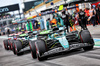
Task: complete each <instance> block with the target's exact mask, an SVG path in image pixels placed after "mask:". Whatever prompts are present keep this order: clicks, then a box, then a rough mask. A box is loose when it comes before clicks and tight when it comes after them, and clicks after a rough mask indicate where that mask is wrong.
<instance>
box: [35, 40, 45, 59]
mask: <svg viewBox="0 0 100 66" xmlns="http://www.w3.org/2000/svg"><path fill="white" fill-rule="evenodd" d="M35 46H36V53H37V58H38V60H39V61H42V60H46V59H47V57H41V56H42V54H43V53H44V52H46V51H47V49H46V44H45V42H44V41H43V40H38V41H37V42H36V44H35Z"/></svg>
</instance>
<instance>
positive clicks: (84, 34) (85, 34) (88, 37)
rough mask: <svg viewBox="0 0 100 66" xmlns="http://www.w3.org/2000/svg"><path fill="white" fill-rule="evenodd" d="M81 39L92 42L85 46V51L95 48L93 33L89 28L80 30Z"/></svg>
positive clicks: (83, 41) (84, 41)
mask: <svg viewBox="0 0 100 66" xmlns="http://www.w3.org/2000/svg"><path fill="white" fill-rule="evenodd" d="M80 39H81V42H82V43H89V44H91V46H87V47H84V48H83V49H84V50H85V51H87V50H92V49H93V47H94V40H93V38H92V37H91V34H90V32H89V31H88V30H82V31H81V32H80Z"/></svg>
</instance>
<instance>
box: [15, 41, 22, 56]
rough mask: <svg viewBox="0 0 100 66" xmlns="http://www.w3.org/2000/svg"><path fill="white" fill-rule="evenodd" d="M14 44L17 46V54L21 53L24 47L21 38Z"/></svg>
mask: <svg viewBox="0 0 100 66" xmlns="http://www.w3.org/2000/svg"><path fill="white" fill-rule="evenodd" d="M14 46H15V52H16V54H17V55H18V54H20V53H19V51H20V50H21V49H22V42H21V41H19V40H16V41H15V42H14Z"/></svg>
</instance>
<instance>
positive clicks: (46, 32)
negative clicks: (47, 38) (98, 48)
mask: <svg viewBox="0 0 100 66" xmlns="http://www.w3.org/2000/svg"><path fill="white" fill-rule="evenodd" d="M50 31H51V30H45V31H42V32H40V34H48V33H50Z"/></svg>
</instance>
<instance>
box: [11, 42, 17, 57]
mask: <svg viewBox="0 0 100 66" xmlns="http://www.w3.org/2000/svg"><path fill="white" fill-rule="evenodd" d="M15 43H16V41H15V40H14V41H13V43H12V51H13V53H14V55H16V51H15Z"/></svg>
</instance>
